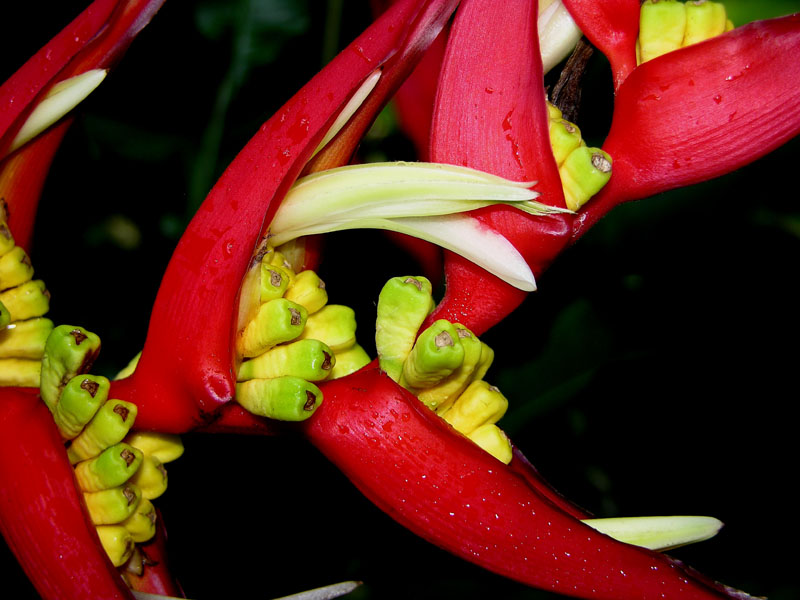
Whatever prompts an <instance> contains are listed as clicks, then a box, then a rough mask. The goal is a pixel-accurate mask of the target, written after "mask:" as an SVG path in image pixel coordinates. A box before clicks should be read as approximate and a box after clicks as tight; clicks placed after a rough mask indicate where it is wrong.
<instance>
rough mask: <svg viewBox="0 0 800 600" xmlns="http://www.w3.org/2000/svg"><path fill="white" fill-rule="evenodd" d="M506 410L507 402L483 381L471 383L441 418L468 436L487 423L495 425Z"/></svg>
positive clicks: (497, 390) (491, 386) (499, 393)
mask: <svg viewBox="0 0 800 600" xmlns="http://www.w3.org/2000/svg"><path fill="white" fill-rule="evenodd" d="M506 410H508V400H506V397H505V396H503V394H502V393H501V392H500V390H499V389H497V388H496V387H494V386H493V385H489V384H488V383H486V382H485V381H482V380H481V381H473V382H472V383H471V384H469V387H467V389H466V390H464V393H463V394H461V395H460V396H459V397H458V398H457V399H456V400H455V402H453V404H452V405H451V406H450V408H449V409H448V410H446V411H444V412H442V413H441V417H442V418H443V419H444V420H445V421H447V422H448V423H450V425H452V426H453V428H454V429H456V430H457V431H460V432H461V433H463V434H464V435H469V434H470V433H472V432H473V431H475V430H476V429H478V428H479V427H481V426H483V425H486V424H487V423H497V422H498V421H499V420H500V419H501V418H502V417H503V415H504V414H506Z"/></svg>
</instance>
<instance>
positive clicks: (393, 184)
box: [270, 162, 564, 291]
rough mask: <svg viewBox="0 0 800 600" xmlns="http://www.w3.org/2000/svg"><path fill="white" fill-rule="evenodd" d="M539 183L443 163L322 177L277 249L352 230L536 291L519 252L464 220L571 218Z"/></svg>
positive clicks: (299, 196) (286, 219) (302, 186)
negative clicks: (424, 249) (477, 214)
mask: <svg viewBox="0 0 800 600" xmlns="http://www.w3.org/2000/svg"><path fill="white" fill-rule="evenodd" d="M532 185H533V183H532V182H515V181H509V180H507V179H503V178H502V177H497V176H495V175H490V174H488V173H484V172H482V171H477V170H475V169H469V168H466V167H457V166H453V165H443V164H436V163H406V162H396V163H375V164H366V165H353V166H347V167H340V168H337V169H330V170H328V171H321V172H319V173H315V174H313V175H309V176H308V177H304V178H302V179H300V180H298V181H297V183H295V185H294V186H293V187H292V189H291V190H290V191H289V193H288V194H287V195H286V197H285V198H284V200H283V202H282V203H281V206H280V208H279V209H278V211H277V213H276V214H275V218H274V219H273V221H272V225H271V229H270V233H271V235H272V239H271V243H272V244H273V245H275V246H279V245H281V244H283V243H286V242H288V241H290V240H293V239H295V238H298V237H300V236H304V235H311V234H317V233H327V232H331V231H342V230H345V229H387V230H391V231H398V232H401V233H405V234H408V235H412V236H414V237H418V238H421V239H424V240H427V241H430V242H433V243H435V244H438V245H439V246H442V247H443V248H447V249H448V250H452V251H454V252H456V253H458V254H460V255H462V256H464V257H465V258H467V259H469V260H471V261H472V262H474V263H476V264H478V265H480V266H481V267H483V268H485V269H487V270H488V271H490V272H491V273H493V274H495V275H497V276H498V277H500V278H501V279H503V280H504V281H507V282H508V283H510V284H511V285H514V286H516V287H519V288H520V289H523V290H526V291H532V290H534V289H536V284H535V282H534V279H533V274H532V273H531V271H530V268H529V267H528V265H527V264H526V262H525V260H524V259H523V258H522V256H521V255H520V254H519V252H517V250H516V249H515V248H514V246H513V245H512V244H511V243H509V242H508V240H506V239H505V238H504V237H503V236H502V235H500V234H499V233H497V232H496V231H494V230H492V229H490V228H488V227H485V226H482V225H480V224H479V223H478V222H477V221H475V220H474V219H471V218H468V217H463V216H462V217H458V216H457V215H458V214H459V213H463V212H466V211H470V210H475V209H478V208H482V207H484V206H489V205H492V204H498V203H503V204H508V205H510V206H514V207H516V208H518V209H520V210H523V211H525V212H528V213H532V214H537V215H546V214H552V213H556V212H564V209H559V208H554V207H551V206H547V205H544V204H541V203H539V202H536V201H535V198H537V197H538V195H539V194H538V193H537V192H535V191H533V190H531V189H530V187H531V186H532Z"/></svg>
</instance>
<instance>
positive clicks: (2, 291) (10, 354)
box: [0, 204, 53, 387]
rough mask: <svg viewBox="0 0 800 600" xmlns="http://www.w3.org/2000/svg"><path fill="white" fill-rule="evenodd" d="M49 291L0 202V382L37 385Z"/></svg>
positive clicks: (47, 326) (47, 327) (47, 329)
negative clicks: (16, 239) (17, 240)
mask: <svg viewBox="0 0 800 600" xmlns="http://www.w3.org/2000/svg"><path fill="white" fill-rule="evenodd" d="M49 308H50V294H49V293H48V292H47V290H46V289H45V286H44V283H43V282H42V281H38V280H33V267H32V266H31V261H30V259H29V258H28V255H27V254H26V253H25V250H23V249H22V248H20V247H19V246H17V245H16V244H15V243H14V237H13V236H12V234H11V231H10V230H9V228H8V224H7V219H6V208H5V205H4V204H0V386H4V385H21V386H27V387H38V386H39V373H40V371H41V366H42V355H43V354H44V342H45V340H46V339H47V336H48V335H49V334H50V331H51V330H52V329H53V322H52V321H51V320H50V319H46V318H44V317H43V315H44V314H45V313H47V311H48V309H49Z"/></svg>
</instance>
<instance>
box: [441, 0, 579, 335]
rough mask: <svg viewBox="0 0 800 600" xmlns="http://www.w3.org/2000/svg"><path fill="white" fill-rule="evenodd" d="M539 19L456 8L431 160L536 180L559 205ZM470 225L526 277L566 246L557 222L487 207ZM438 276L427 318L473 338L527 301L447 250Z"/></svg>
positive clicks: (521, 0)
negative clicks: (506, 252) (518, 261)
mask: <svg viewBox="0 0 800 600" xmlns="http://www.w3.org/2000/svg"><path fill="white" fill-rule="evenodd" d="M509 14H511V15H514V17H513V18H508V15H509ZM537 19H538V3H537V2H535V1H530V0H514V1H512V2H503V3H496V2H491V1H487V0H470V1H468V2H462V4H461V6H460V7H459V10H458V13H457V15H456V19H455V22H454V23H453V26H452V29H451V32H450V36H449V39H448V46H447V52H446V54H445V59H444V63H443V66H442V71H441V76H440V81H439V88H438V92H437V93H438V95H437V99H436V105H435V110H434V117H433V130H432V134H431V158H432V160H433V161H434V162H442V163H450V164H456V165H466V166H469V167H473V168H476V169H480V170H482V171H487V172H489V173H493V174H495V175H500V176H502V177H506V178H508V179H514V180H516V181H537V182H538V183H537V185H536V188H535V189H536V190H537V191H538V192H540V193H541V194H542V196H541V197H540V198H539V200H540V201H542V202H544V203H546V204H550V205H554V206H564V199H563V193H562V191H561V180H560V179H559V176H558V170H557V168H556V163H555V159H554V158H553V154H552V151H551V149H550V138H549V133H548V120H547V109H546V107H545V96H544V87H543V75H542V64H541V57H540V53H539V38H538V21H537ZM500 36H501V37H502V43H500V42H499V39H500ZM475 218H477V219H479V220H480V222H481V223H482V224H483V225H484V226H486V227H490V228H493V229H495V230H496V231H498V232H500V233H501V234H503V235H504V236H506V237H507V238H508V239H509V241H511V243H512V244H514V246H515V247H516V248H517V250H519V252H520V253H521V254H522V256H523V257H525V259H526V260H527V261H528V264H529V265H530V267H531V269H532V270H533V273H534V275H537V274H538V272H540V271H541V270H543V269H544V268H545V267H546V266H547V265H548V264H549V262H550V260H552V258H553V257H554V256H555V255H556V254H557V253H558V252H559V251H560V250H561V249H562V248H563V247H564V244H565V242H566V240H567V239H568V232H569V226H568V221H567V219H566V218H565V217H547V218H540V217H531V216H528V215H523V214H520V213H519V212H518V211H514V210H513V209H508V208H506V207H491V208H487V209H483V210H480V211H476V213H475ZM445 273H446V277H447V293H446V295H445V298H444V299H443V301H442V302H441V304H440V305H439V307H438V309H437V310H436V312H435V313H434V316H433V317H432V318H436V319H441V318H445V319H449V320H452V321H457V322H460V323H463V324H464V325H466V326H467V327H468V328H470V329H471V330H472V331H474V332H475V333H477V334H480V333H482V332H483V331H485V330H486V329H488V328H489V327H491V326H492V325H494V324H495V323H497V322H498V321H499V320H500V319H502V318H503V317H504V316H506V315H507V314H508V313H510V312H511V311H512V310H514V308H516V307H517V306H518V305H519V304H520V303H521V302H522V300H523V299H524V298H525V293H524V292H521V291H520V290H517V289H514V288H512V287H511V286H509V285H508V284H505V283H502V282H500V281H499V280H498V279H496V278H495V277H493V276H491V275H489V274H488V273H486V272H485V271H484V270H483V269H481V268H480V267H477V266H475V265H474V264H472V263H470V262H468V261H466V260H464V259H461V258H460V257H457V256H454V255H453V254H451V253H447V254H446V263H445Z"/></svg>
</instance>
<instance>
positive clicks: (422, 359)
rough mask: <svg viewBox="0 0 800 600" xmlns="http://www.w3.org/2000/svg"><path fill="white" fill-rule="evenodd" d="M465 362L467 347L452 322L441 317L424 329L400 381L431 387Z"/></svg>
mask: <svg viewBox="0 0 800 600" xmlns="http://www.w3.org/2000/svg"><path fill="white" fill-rule="evenodd" d="M463 362H464V347H463V346H462V344H461V340H460V338H459V336H458V332H457V331H456V328H455V327H454V326H453V324H452V323H450V322H449V321H446V320H444V319H439V320H438V321H436V322H435V323H434V324H433V325H431V326H430V327H428V328H427V329H426V330H425V331H423V332H422V333H421V334H420V336H419V339H417V342H416V343H415V344H414V348H413V349H412V350H411V353H410V354H409V355H408V358H407V359H406V361H405V363H403V373H402V375H401V377H400V385H402V386H403V387H405V388H428V387H431V386H432V385H436V384H437V383H439V382H440V381H441V380H442V379H444V378H445V377H447V376H448V375H450V374H451V373H452V372H453V371H454V370H455V369H457V368H458V367H460V366H461V364H462V363H463Z"/></svg>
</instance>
